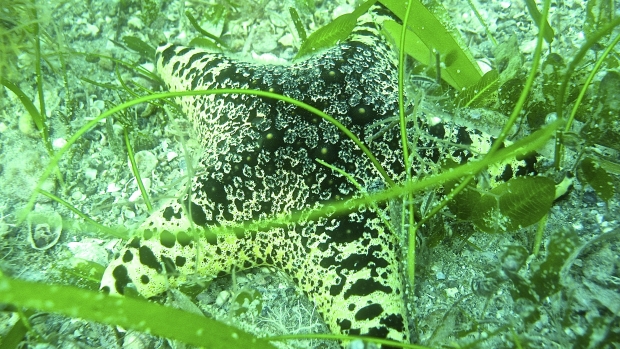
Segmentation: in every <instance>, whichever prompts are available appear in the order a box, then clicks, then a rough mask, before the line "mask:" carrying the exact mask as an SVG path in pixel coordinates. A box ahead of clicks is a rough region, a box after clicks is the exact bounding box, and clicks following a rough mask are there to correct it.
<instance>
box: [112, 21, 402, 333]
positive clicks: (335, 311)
mask: <svg viewBox="0 0 620 349" xmlns="http://www.w3.org/2000/svg"><path fill="white" fill-rule="evenodd" d="M375 23H376V21H373V18H372V17H371V15H364V16H362V17H360V20H359V21H358V27H357V29H356V31H355V32H354V33H353V34H352V36H351V38H350V39H349V40H347V41H346V42H344V43H341V44H339V45H338V46H336V47H334V48H332V49H329V50H327V51H325V52H322V53H319V54H316V55H314V56H313V57H311V58H308V59H306V60H304V61H302V62H299V63H295V64H291V65H262V64H256V63H248V62H242V61H239V60H235V59H233V58H229V57H226V56H224V55H221V54H213V53H208V52H205V51H203V50H201V49H195V48H186V47H181V46H176V45H165V46H162V47H159V49H158V51H157V69H158V72H159V74H160V75H161V77H162V78H163V79H164V81H165V82H166V84H167V85H168V87H169V89H170V90H171V91H185V90H206V89H216V88H245V89H255V90H263V91H274V92H277V93H280V94H283V95H286V96H289V97H292V98H295V99H298V100H301V101H304V102H305V103H308V104H310V105H313V106H315V107H317V108H320V109H322V110H324V111H325V112H326V113H327V114H329V115H331V116H333V117H335V118H336V119H337V120H339V121H340V122H341V123H343V124H344V125H345V126H346V127H347V128H349V129H350V130H351V131H352V132H353V133H354V134H356V135H358V136H359V137H360V139H362V141H363V142H364V143H365V144H366V145H367V146H368V147H369V148H370V149H371V150H372V151H373V153H375V154H376V155H377V158H378V160H379V161H380V162H381V163H382V164H383V166H384V167H385V168H386V170H387V171H388V174H389V175H390V176H392V178H394V179H395V180H398V179H399V178H400V176H401V175H402V173H403V165H402V153H401V152H400V151H399V149H400V146H399V143H398V130H397V128H391V129H388V130H387V131H385V130H383V131H382V132H380V131H381V128H383V127H384V125H382V124H381V123H380V122H378V121H380V120H382V119H385V118H387V117H391V116H394V115H396V112H397V87H396V86H397V80H396V64H395V61H394V54H393V52H392V50H391V49H390V48H389V47H388V46H387V45H386V44H385V43H384V41H383V39H382V38H381V37H380V35H379V34H378V31H377V29H376V28H375V26H376V24H375ZM177 103H178V104H179V105H181V106H182V109H183V111H184V112H185V113H186V115H187V116H188V118H189V119H190V120H191V122H192V124H193V126H194V128H195V130H196V133H197V134H198V136H199V138H200V142H201V145H202V147H203V149H204V153H203V154H202V155H201V157H200V160H199V164H198V166H197V167H196V169H195V170H196V176H195V178H193V181H192V187H191V195H187V193H185V194H181V195H180V196H181V198H180V199H178V200H176V201H172V202H169V203H167V204H166V205H164V207H163V208H162V209H161V210H159V211H158V212H156V213H154V214H153V215H152V216H150V217H149V218H148V219H147V220H146V221H145V222H144V223H143V224H142V225H141V227H140V228H139V229H138V232H137V235H136V236H137V237H136V238H134V239H133V240H131V241H130V242H129V243H128V244H127V246H126V247H125V248H124V249H123V250H122V251H121V252H120V255H119V257H118V258H117V259H115V260H114V261H113V262H112V263H111V264H110V265H109V267H108V268H107V270H106V272H105V275H104V278H103V280H102V288H103V289H105V290H107V291H109V292H110V293H120V294H123V292H124V290H125V288H126V287H127V286H128V285H129V284H133V286H134V287H135V288H136V289H137V290H138V292H139V293H140V294H142V295H143V296H145V297H151V296H154V295H157V294H159V293H162V292H164V291H165V290H166V289H167V288H169V287H175V286H177V285H180V284H183V283H185V282H188V281H191V280H193V279H195V278H196V277H197V276H200V277H203V278H204V277H207V278H208V277H216V276H218V275H222V274H226V273H230V272H231V271H232V270H233V269H236V270H243V269H247V268H252V267H256V266H260V265H271V266H275V267H277V268H279V269H281V270H283V271H284V272H285V273H286V274H288V275H289V276H290V277H291V278H292V279H293V280H294V282H295V283H296V284H297V285H298V286H299V288H300V289H301V290H303V291H304V292H305V293H306V294H307V295H308V297H309V298H310V299H311V300H312V301H313V302H314V303H315V304H316V305H317V308H318V309H319V311H320V312H321V314H322V316H323V318H324V320H325V321H326V323H327V324H328V326H329V327H330V329H331V330H332V331H333V332H335V333H344V334H355V335H359V334H361V335H369V336H374V337H383V338H388V339H392V340H396V341H399V342H408V341H409V325H408V319H407V312H406V308H405V302H404V300H403V297H404V292H405V286H404V284H405V282H404V278H403V271H402V270H401V268H402V267H401V265H402V263H401V262H400V259H401V246H402V243H403V241H401V240H402V239H401V237H399V236H398V235H399V234H397V233H395V231H397V229H390V228H389V219H388V218H387V217H388V216H389V215H388V214H387V211H388V208H387V207H385V206H381V207H361V208H359V209H354V210H353V212H352V213H348V214H338V215H337V214H334V213H332V214H328V215H326V216H324V217H323V218H320V219H318V220H311V221H310V220H307V219H305V218H304V217H301V218H296V221H293V222H290V221H289V222H285V221H284V220H283V221H282V222H283V223H281V224H278V225H276V226H275V227H274V226H272V227H270V228H269V229H262V228H260V227H259V226H258V225H256V224H254V223H251V222H252V221H255V220H259V219H267V218H272V217H275V216H280V217H281V216H287V215H288V214H290V213H292V212H298V211H302V210H309V209H318V208H321V207H324V206H326V205H329V204H330V203H331V202H335V201H342V200H350V199H351V198H358V197H360V196H362V195H365V192H366V191H371V190H373V189H372V188H377V187H379V188H380V187H384V186H385V185H386V184H385V183H384V182H383V179H382V178H381V176H380V175H379V173H378V171H377V170H376V169H375V168H374V167H373V165H372V164H371V163H370V161H369V160H368V159H367V157H366V156H365V155H364V154H363V153H362V152H361V151H360V150H359V149H358V147H357V146H356V145H355V144H354V143H353V142H352V141H351V140H350V139H348V138H347V137H346V136H345V135H343V134H342V133H341V132H340V131H339V130H338V129H337V128H336V127H335V126H333V125H332V124H330V123H329V122H327V121H325V120H323V119H321V118H319V117H317V116H315V115H312V114H310V113H308V112H306V111H304V110H302V109H300V108H297V107H295V106H292V105H290V104H286V103H284V102H280V101H276V100H271V99H264V98H259V97H255V96H251V95H219V96H214V95H210V96H200V97H184V98H179V99H178V100H177ZM376 134H380V136H379V137H373V138H372V139H371V136H373V135H376ZM317 158H319V159H322V160H324V161H326V162H327V163H329V164H332V165H334V166H336V167H338V168H340V169H342V170H345V171H346V172H348V173H349V174H351V175H352V176H353V177H354V178H355V180H356V181H357V182H358V183H359V184H360V185H361V186H362V188H361V189H362V190H360V189H359V188H357V187H356V185H354V184H353V183H352V182H351V181H350V180H348V179H347V178H346V177H344V176H343V175H341V174H339V173H337V172H335V171H333V170H331V169H329V168H327V167H325V166H323V165H321V164H319V163H317V162H316V161H315V159H317ZM240 222H246V224H245V227H244V228H243V229H241V228H236V229H235V230H234V233H232V234H230V233H229V234H218V235H215V234H213V233H212V232H209V229H210V228H215V227H219V228H222V227H226V226H227V225H233V224H238V223H240Z"/></svg>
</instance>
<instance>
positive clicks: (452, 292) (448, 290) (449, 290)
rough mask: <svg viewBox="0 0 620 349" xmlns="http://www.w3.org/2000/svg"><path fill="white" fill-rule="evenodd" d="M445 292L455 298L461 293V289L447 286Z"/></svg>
mask: <svg viewBox="0 0 620 349" xmlns="http://www.w3.org/2000/svg"><path fill="white" fill-rule="evenodd" d="M444 292H445V293H446V296H448V297H450V298H454V297H456V294H457V293H459V290H458V289H457V288H456V287H450V288H446V289H445V290H444Z"/></svg>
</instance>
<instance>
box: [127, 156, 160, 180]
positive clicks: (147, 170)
mask: <svg viewBox="0 0 620 349" xmlns="http://www.w3.org/2000/svg"><path fill="white" fill-rule="evenodd" d="M134 159H135V160H136V165H137V166H138V171H140V175H142V176H146V175H150V174H151V172H153V170H155V167H156V166H157V157H156V156H155V155H154V154H153V153H151V152H150V151H148V150H142V151H139V152H137V153H136V154H135V155H134ZM128 165H129V168H130V169H131V162H128Z"/></svg>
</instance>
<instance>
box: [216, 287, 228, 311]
mask: <svg viewBox="0 0 620 349" xmlns="http://www.w3.org/2000/svg"><path fill="white" fill-rule="evenodd" d="M229 298H230V292H228V291H226V290H224V291H222V292H220V293H219V294H218V295H217V297H216V298H215V304H216V305H217V306H219V307H221V306H223V305H224V303H226V301H227V300H228V299H229Z"/></svg>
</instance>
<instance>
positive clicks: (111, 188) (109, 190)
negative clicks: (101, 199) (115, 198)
mask: <svg viewBox="0 0 620 349" xmlns="http://www.w3.org/2000/svg"><path fill="white" fill-rule="evenodd" d="M120 190H121V188H120V187H119V186H118V185H116V183H114V182H111V183H109V184H108V187H107V189H106V190H105V191H106V193H116V192H117V191H120Z"/></svg>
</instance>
